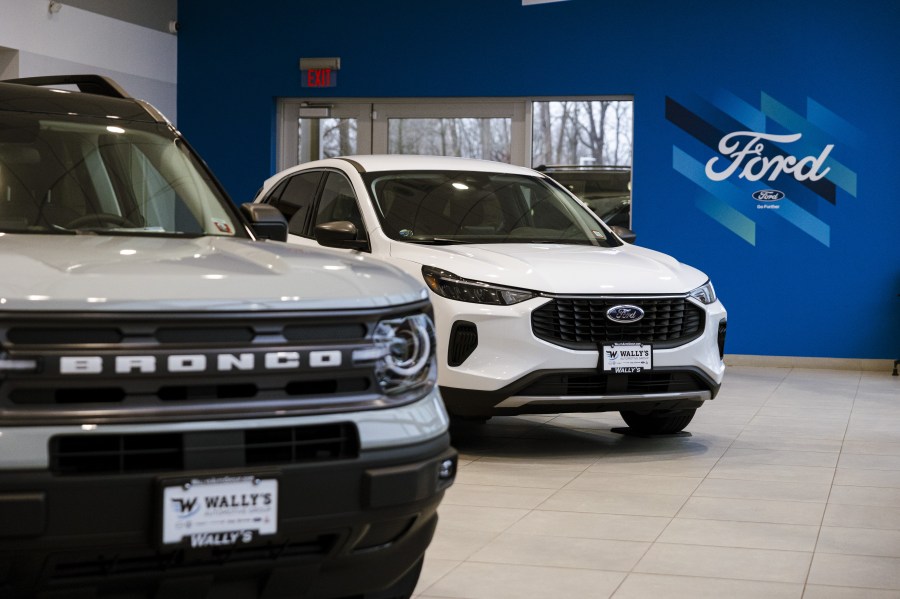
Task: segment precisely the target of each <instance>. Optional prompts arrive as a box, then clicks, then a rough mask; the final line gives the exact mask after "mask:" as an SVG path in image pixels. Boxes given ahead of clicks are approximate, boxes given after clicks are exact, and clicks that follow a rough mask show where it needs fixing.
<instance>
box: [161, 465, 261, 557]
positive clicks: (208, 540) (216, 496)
mask: <svg viewBox="0 0 900 599" xmlns="http://www.w3.org/2000/svg"><path fill="white" fill-rule="evenodd" d="M277 532H278V480H276V479H274V478H259V477H256V476H223V477H216V478H206V479H192V480H190V481H184V480H182V481H179V482H178V483H177V484H176V483H173V482H171V481H164V482H163V486H162V544H163V545H164V546H165V545H178V544H181V543H182V541H184V540H185V539H187V540H188V541H189V545H190V546H191V547H217V546H235V545H245V544H247V543H252V542H253V541H254V540H256V539H257V538H258V537H259V536H260V535H273V534H276V533H277Z"/></svg>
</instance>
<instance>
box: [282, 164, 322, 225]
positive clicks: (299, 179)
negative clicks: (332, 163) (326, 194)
mask: <svg viewBox="0 0 900 599" xmlns="http://www.w3.org/2000/svg"><path fill="white" fill-rule="evenodd" d="M321 178H322V173H321V172H319V171H315V172H311V173H301V174H299V175H295V176H293V177H291V178H290V179H289V180H288V182H287V186H286V187H285V188H284V190H283V191H282V193H281V195H280V197H279V198H278V204H277V206H278V209H279V210H280V211H281V213H282V214H284V217H285V218H286V219H287V221H288V232H289V233H291V235H304V234H305V229H306V227H305V225H306V215H307V213H308V212H309V207H310V205H312V203H313V201H314V200H315V196H316V188H318V186H319V179H321Z"/></svg>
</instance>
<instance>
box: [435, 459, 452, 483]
mask: <svg viewBox="0 0 900 599" xmlns="http://www.w3.org/2000/svg"><path fill="white" fill-rule="evenodd" d="M455 475H456V460H452V459H449V458H448V459H446V460H444V461H443V462H441V469H440V470H439V471H438V478H439V479H440V480H449V479H451V478H453V477H454V476H455Z"/></svg>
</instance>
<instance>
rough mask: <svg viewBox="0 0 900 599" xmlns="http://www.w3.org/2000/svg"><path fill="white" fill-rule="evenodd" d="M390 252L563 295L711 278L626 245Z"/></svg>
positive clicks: (677, 289)
mask: <svg viewBox="0 0 900 599" xmlns="http://www.w3.org/2000/svg"><path fill="white" fill-rule="evenodd" d="M391 256H393V257H395V258H401V259H404V260H409V261H411V262H415V263H417V264H424V265H429V266H435V267H437V268H442V269H444V270H447V271H450V272H452V273H453V274H455V275H457V276H460V277H463V278H466V279H473V280H477V281H483V282H486V283H495V284H497V285H507V286H509V287H521V288H523V289H530V290H532V291H539V292H544V293H558V294H590V295H606V294H610V295H613V294H615V295H618V294H626V295H634V294H671V293H679V294H680V293H686V292H688V291H691V290H692V289H694V288H696V287H699V286H700V285H702V284H703V283H705V282H706V281H707V279H708V277H707V276H706V275H704V274H703V273H702V272H700V271H699V270H697V269H695V268H692V267H690V266H687V265H685V264H681V263H680V262H678V261H677V260H675V259H674V258H672V257H671V256H667V255H666V254H662V253H660V252H655V251H653V250H648V249H646V248H641V247H638V246H634V245H624V246H620V247H615V248H601V247H594V246H586V245H563V244H543V243H503V244H499V243H498V244H481V245H477V244H475V245H446V246H426V245H414V244H411V243H402V242H399V243H393V244H392V247H391Z"/></svg>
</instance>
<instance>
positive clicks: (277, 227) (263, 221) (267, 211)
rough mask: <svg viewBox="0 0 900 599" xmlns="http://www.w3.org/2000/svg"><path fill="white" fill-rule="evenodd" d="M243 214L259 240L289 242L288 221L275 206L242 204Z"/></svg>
mask: <svg viewBox="0 0 900 599" xmlns="http://www.w3.org/2000/svg"><path fill="white" fill-rule="evenodd" d="M241 214H243V215H244V218H246V219H247V222H249V223H250V228H251V229H253V233H254V235H256V236H257V237H258V238H260V239H271V240H272V241H287V236H288V224H287V220H285V218H284V215H283V214H281V212H279V211H278V208H276V207H275V206H270V205H268V204H253V203H249V202H248V203H246V204H241Z"/></svg>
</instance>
